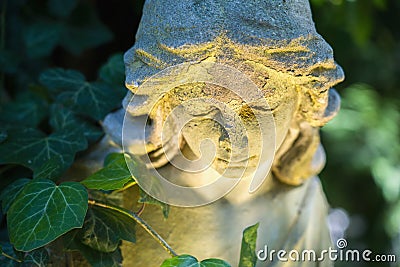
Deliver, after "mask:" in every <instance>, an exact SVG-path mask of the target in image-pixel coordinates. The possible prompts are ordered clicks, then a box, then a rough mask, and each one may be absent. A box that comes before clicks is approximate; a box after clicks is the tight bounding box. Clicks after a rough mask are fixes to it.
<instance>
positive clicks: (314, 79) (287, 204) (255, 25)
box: [103, 0, 344, 267]
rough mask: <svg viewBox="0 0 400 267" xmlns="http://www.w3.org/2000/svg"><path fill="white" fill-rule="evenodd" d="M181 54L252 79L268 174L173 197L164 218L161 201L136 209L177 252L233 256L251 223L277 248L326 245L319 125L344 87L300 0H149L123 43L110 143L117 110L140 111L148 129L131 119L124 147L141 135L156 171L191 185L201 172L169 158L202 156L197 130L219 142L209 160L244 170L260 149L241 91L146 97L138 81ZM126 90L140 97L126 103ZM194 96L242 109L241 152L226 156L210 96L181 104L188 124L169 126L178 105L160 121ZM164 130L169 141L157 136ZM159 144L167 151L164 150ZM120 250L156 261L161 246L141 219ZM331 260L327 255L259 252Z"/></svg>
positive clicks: (186, 88) (195, 86) (204, 88)
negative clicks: (132, 240) (259, 100)
mask: <svg viewBox="0 0 400 267" xmlns="http://www.w3.org/2000/svg"><path fill="white" fill-rule="evenodd" d="M185 62H214V63H220V64H225V65H228V66H231V67H233V68H235V69H236V70H238V71H240V72H241V73H244V74H245V75H246V76H247V77H249V79H251V81H252V82H253V83H254V84H255V85H257V87H258V88H259V89H260V91H261V92H262V94H263V97H264V98H265V99H266V101H267V102H268V104H269V107H270V109H268V110H266V111H260V114H261V117H262V116H264V114H267V113H268V112H269V113H272V118H273V122H274V124H275V143H274V144H275V146H274V148H273V151H272V152H273V154H275V157H274V160H273V163H272V168H271V171H270V172H269V174H268V177H267V179H266V180H265V181H264V182H263V183H262V185H261V186H260V187H259V188H258V189H257V190H256V191H255V192H254V193H252V194H249V193H248V189H247V188H248V186H249V182H248V181H247V182H246V180H245V179H244V182H243V183H242V182H240V183H239V184H238V185H237V186H236V187H235V188H234V189H233V190H232V191H231V192H229V193H228V194H227V195H225V196H224V197H223V198H221V199H219V200H217V201H215V202H213V203H211V204H208V205H205V206H200V207H195V208H183V207H172V208H171V211H170V216H169V218H168V219H166V220H164V219H163V218H162V215H161V212H160V211H159V210H158V209H156V208H153V207H146V210H145V212H144V213H143V218H144V219H145V220H146V221H147V222H148V223H149V224H150V225H152V226H153V227H154V228H155V230H156V231H158V232H159V233H160V235H161V236H163V237H164V238H165V239H166V241H167V242H168V243H169V244H170V245H171V246H172V247H173V248H174V249H175V250H176V251H177V253H178V254H186V253H187V254H191V255H194V256H196V257H197V258H199V259H204V258H210V257H215V258H222V259H224V260H226V261H228V262H230V263H231V264H232V266H237V264H238V259H239V254H240V244H241V234H242V231H243V229H244V228H246V227H247V226H250V225H253V224H255V223H257V222H259V223H260V225H259V229H258V241H257V249H264V248H265V246H268V248H269V249H275V250H279V249H285V250H287V251H290V250H291V249H297V250H301V249H314V250H315V251H321V250H323V249H328V248H329V247H330V246H332V245H331V240H330V237H329V231H328V228H327V224H326V216H327V212H328V205H327V203H326V199H325V197H324V194H323V191H322V189H321V185H320V182H319V179H318V178H317V177H316V175H317V174H318V173H319V172H320V171H321V169H322V167H323V166H324V163H325V157H324V151H323V148H322V147H321V145H320V140H319V127H321V126H323V125H324V124H325V123H327V122H328V121H329V120H330V119H331V118H332V117H333V116H334V115H335V114H336V113H337V111H338V109H339V105H340V98H339V96H338V95H337V93H336V92H335V91H334V90H333V89H331V87H332V86H334V85H335V84H337V83H339V82H340V81H342V80H343V78H344V76H343V72H342V69H341V68H340V67H339V66H338V65H337V64H336V63H335V62H334V59H333V53H332V49H331V48H330V46H329V45H328V44H327V43H326V42H325V41H324V40H323V39H322V37H321V36H320V35H319V34H318V33H317V32H316V30H315V27H314V24H313V22H312V18H311V12H310V7H309V4H308V1H306V0H279V1H278V0H276V1H275V0H274V1H269V0H268V1H260V0H249V1H239V0H187V1H179V0H147V1H146V3H145V6H144V9H143V17H142V20H141V24H140V27H139V30H138V32H137V35H136V42H135V45H134V46H133V47H132V48H131V49H130V50H129V51H128V52H127V53H126V54H125V64H126V76H127V77H126V85H127V87H128V88H129V90H130V91H129V92H128V95H127V97H126V100H125V101H124V107H125V110H120V111H117V112H115V113H113V114H110V115H109V116H108V117H107V118H106V119H105V121H104V123H103V125H104V129H105V130H106V132H107V134H108V138H110V139H111V140H112V143H114V144H117V145H119V146H122V137H121V129H122V127H123V126H122V123H123V119H124V114H125V112H127V116H128V119H129V120H130V121H131V123H132V125H133V127H134V125H135V123H138V124H139V123H142V121H141V120H143V118H145V117H146V115H147V116H149V118H150V122H148V124H147V126H146V130H147V134H146V135H142V134H141V133H139V131H140V129H139V128H138V133H137V135H135V130H134V128H133V133H132V136H130V146H131V147H133V148H134V147H135V146H136V145H137V144H136V143H143V142H144V143H145V148H146V149H145V150H144V151H142V152H138V153H139V154H145V153H147V154H148V156H149V158H150V160H151V162H152V164H153V166H154V167H156V168H158V170H159V171H160V172H161V173H164V174H168V175H169V176H170V177H172V176H174V177H175V178H176V179H177V181H178V180H179V181H180V182H182V183H185V181H186V184H188V183H189V184H191V185H194V184H196V181H197V180H195V181H192V180H193V179H192V180H191V181H192V182H187V181H188V180H190V179H191V178H193V177H196V179H200V178H199V176H196V175H195V174H193V175H191V174H188V173H187V172H178V171H176V170H175V169H174V168H173V167H172V166H171V164H170V163H169V162H170V160H171V159H172V158H173V157H175V156H176V155H178V154H180V153H182V154H183V155H184V156H185V157H187V158H190V157H192V158H201V157H202V152H201V150H199V149H198V147H200V146H201V141H202V140H204V139H209V140H211V141H212V142H213V143H214V144H215V146H216V148H215V155H216V158H217V159H216V160H215V161H214V162H213V163H212V169H214V170H217V171H218V172H223V170H224V169H226V165H228V164H229V163H230V162H229V159H231V160H232V161H234V162H235V164H236V165H235V166H236V167H239V169H240V167H243V166H242V165H246V166H249V167H250V169H251V167H255V166H256V165H257V164H256V159H258V160H259V154H258V152H257V150H256V149H255V148H257V144H258V142H259V140H260V137H259V135H258V133H257V131H256V130H255V129H256V128H257V125H256V124H255V123H254V114H253V113H252V112H251V111H248V110H247V109H246V108H248V106H247V104H246V103H243V101H242V100H241V99H240V97H239V96H238V95H235V94H233V93H231V92H229V90H226V88H222V87H221V86H217V85H212V84H205V83H201V82H199V83H188V84H183V85H180V86H178V87H176V88H174V89H172V90H170V91H168V92H167V93H166V94H164V95H163V96H162V97H161V98H160V99H159V101H158V103H157V105H155V106H154V107H151V108H152V109H151V112H148V111H149V110H150V108H149V107H146V105H147V104H146V103H147V102H146V101H147V100H146V99H149V98H151V97H152V95H151V93H150V92H143V91H138V89H139V87H140V86H141V85H142V84H143V83H144V82H145V81H146V80H147V79H149V78H150V77H151V76H152V75H154V74H156V73H158V72H160V71H161V70H163V69H166V68H167V67H170V66H174V65H177V64H181V63H185ZM160 86H162V85H160ZM243 90H245V89H243ZM135 94H136V95H135ZM132 95H135V96H134V97H137V99H139V101H137V102H136V104H135V105H128V102H129V100H130V99H131V97H132ZM193 98H205V99H214V100H215V99H216V100H217V101H218V102H223V103H227V106H229V108H231V109H232V110H236V111H238V114H239V117H240V119H241V120H242V121H243V124H244V128H246V130H247V136H246V138H245V139H241V140H240V141H237V142H238V143H239V145H240V146H241V147H243V146H244V145H248V155H249V157H247V158H246V159H245V160H243V159H241V158H240V157H238V158H234V157H232V158H229V157H227V151H228V152H229V151H230V149H231V148H232V147H233V146H234V145H235V144H237V142H236V143H235V140H228V138H227V136H226V135H227V134H226V129H223V128H222V127H219V126H218V125H217V126H216V124H215V121H216V120H218V118H221V116H222V117H223V112H224V111H223V110H222V109H221V108H220V107H219V106H218V105H214V106H213V105H212V103H210V102H208V104H204V105H199V106H193V105H192V106H190V105H189V106H186V107H185V108H183V109H181V112H182V113H185V114H189V115H190V123H189V125H186V127H185V128H179V127H175V126H176V125H177V124H179V118H178V117H177V116H173V117H172V120H173V123H171V124H170V126H168V127H167V128H165V127H164V124H165V123H166V121H167V120H168V118H169V117H168V116H169V114H170V113H171V110H174V108H176V107H178V106H179V105H180V103H182V102H185V101H189V100H190V99H193ZM140 99H142V100H140ZM204 114H207V116H206V117H205V118H204ZM265 116H266V115H265ZM174 125H175V126H174ZM163 130H164V134H165V135H166V136H164V138H165V139H166V140H167V142H163V137H162V134H161V133H162V131H163ZM179 130H182V132H179ZM177 136H179V138H178V137H177ZM239 136H241V134H239ZM168 140H169V141H168ZM104 142H105V141H104ZM133 150H134V149H133ZM167 150H168V151H169V152H168V153H169V155H170V156H166V155H165V153H166V152H165V151H167ZM228 154H229V153H228ZM202 175H203V176H207V173H203V174H202ZM200 176H201V175H200ZM233 176H235V172H234V173H233ZM123 254H124V266H143V267H149V266H159V265H160V264H161V263H162V262H163V260H164V259H166V258H168V257H169V255H168V254H167V253H166V252H165V251H163V249H162V248H161V247H160V246H159V245H158V244H157V243H156V242H155V241H154V240H152V239H151V238H150V237H149V236H147V235H146V233H144V232H141V231H140V230H139V229H138V240H137V244H126V245H124V247H123ZM330 265H331V262H329V260H325V261H323V262H314V263H313V262H291V263H290V264H288V263H287V262H277V261H276V260H275V261H274V262H272V263H271V262H269V261H268V260H267V261H262V260H259V261H258V263H257V266H330Z"/></svg>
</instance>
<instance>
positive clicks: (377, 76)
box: [0, 0, 400, 266]
mask: <svg viewBox="0 0 400 267" xmlns="http://www.w3.org/2000/svg"><path fill="white" fill-rule="evenodd" d="M49 2H53V3H56V1H50V0H49V1H44V0H43V1H41V0H35V1H24V0H13V1H11V0H10V1H4V0H3V1H0V3H1V8H2V12H1V40H0V46H1V47H0V48H1V49H0V51H1V53H0V63H1V64H0V71H1V84H0V88H1V103H4V102H7V101H9V100H10V99H13V98H15V97H16V96H17V95H18V94H19V92H22V91H24V90H28V88H29V86H31V85H32V84H34V83H35V82H37V76H38V74H39V73H40V72H41V71H42V70H43V69H44V68H47V67H52V66H57V67H63V68H73V69H77V70H80V71H82V72H83V73H84V74H85V75H86V77H87V78H88V80H92V79H95V77H96V75H97V71H98V69H99V67H100V65H101V64H103V63H104V62H105V61H106V60H107V58H108V57H109V56H110V55H111V54H113V53H116V52H124V51H126V50H127V49H129V48H130V47H131V46H132V45H133V43H134V36H135V32H136V30H137V27H138V24H139V21H140V16H141V9H142V5H143V1H142V0H133V1H123V0H119V1H107V0H97V1H95V0H87V1H84V0H82V1H73V0H71V1H59V2H60V3H64V5H65V4H66V3H68V4H67V5H70V6H71V10H72V11H71V12H67V9H68V8H65V7H61V8H60V7H59V5H57V4H54V5H53V7H49ZM70 3H72V4H70ZM311 6H312V11H313V16H314V21H315V23H316V27H317V30H318V32H319V33H320V34H321V35H322V36H323V37H324V38H325V39H326V40H327V41H328V43H330V44H331V46H332V47H333V49H334V51H335V58H336V60H337V62H338V63H339V64H340V65H341V66H342V67H343V68H344V71H345V74H346V80H345V81H344V82H343V83H341V84H340V85H338V86H337V87H336V89H337V90H338V91H339V93H340V94H341V95H342V100H343V103H342V110H341V112H340V114H339V116H338V117H337V118H335V119H334V120H333V121H332V122H330V123H329V124H328V125H327V126H326V127H324V128H323V129H322V141H323V144H324V146H325V149H326V151H327V159H328V163H327V166H326V168H325V169H324V171H323V172H322V173H321V175H320V177H321V179H322V182H323V186H324V190H325V192H326V195H327V198H328V201H329V203H330V204H331V206H332V208H334V209H336V214H339V215H340V216H339V217H337V218H336V220H339V221H337V224H339V225H341V226H342V229H343V230H345V237H346V239H347V240H348V244H349V245H348V248H360V249H365V248H368V249H370V250H372V251H374V253H397V257H398V258H400V255H399V251H400V160H399V158H400V144H399V140H400V129H399V125H400V108H399V106H400V105H399V96H400V30H399V26H400V22H399V17H400V1H398V0H312V1H311ZM88 14H89V15H88ZM32 25H38V26H37V28H35V27H36V26H35V27H34V26H32ZM55 25H56V26H55ZM58 26H59V27H60V28H62V33H60V31H59V29H60V28H57V27H58ZM40 27H41V28H40ZM37 32H45V34H44V37H43V39H40V38H39V39H35V37H37V36H38V34H37ZM41 42H43V43H41ZM76 44H80V45H78V46H76ZM4 51H6V52H4ZM338 211H339V212H338ZM364 265H365V263H359V264H358V265H357V263H354V262H353V263H351V264H346V263H337V266H364ZM368 266H390V265H389V264H383V263H381V264H378V263H375V264H374V263H371V264H368ZM393 266H394V265H393Z"/></svg>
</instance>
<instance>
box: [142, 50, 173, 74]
mask: <svg viewBox="0 0 400 267" xmlns="http://www.w3.org/2000/svg"><path fill="white" fill-rule="evenodd" d="M135 57H136V58H137V59H138V60H140V61H142V62H143V63H145V64H146V65H148V66H151V67H154V68H156V69H163V68H165V67H166V65H167V64H166V63H165V62H164V61H162V60H161V59H159V58H157V57H156V56H153V55H152V54H150V53H149V52H147V51H145V50H143V49H141V48H137V49H135Z"/></svg>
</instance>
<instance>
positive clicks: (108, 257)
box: [64, 231, 122, 267]
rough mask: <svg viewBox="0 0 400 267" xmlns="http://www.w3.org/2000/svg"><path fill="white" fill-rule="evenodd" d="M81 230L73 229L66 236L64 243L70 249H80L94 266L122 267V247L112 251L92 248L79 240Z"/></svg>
mask: <svg viewBox="0 0 400 267" xmlns="http://www.w3.org/2000/svg"><path fill="white" fill-rule="evenodd" d="M78 233H79V231H72V232H70V233H67V234H66V235H65V236H64V245H65V247H66V248H67V249H68V250H70V251H79V252H80V253H81V254H82V256H83V257H85V259H86V260H87V261H88V262H89V263H90V265H91V266H93V267H104V266H107V267H120V266H122V255H121V251H120V249H117V250H115V251H114V252H111V253H105V252H100V251H97V250H95V249H92V248H90V247H88V246H86V245H84V244H82V243H81V242H80V241H79V237H78V236H77V235H78Z"/></svg>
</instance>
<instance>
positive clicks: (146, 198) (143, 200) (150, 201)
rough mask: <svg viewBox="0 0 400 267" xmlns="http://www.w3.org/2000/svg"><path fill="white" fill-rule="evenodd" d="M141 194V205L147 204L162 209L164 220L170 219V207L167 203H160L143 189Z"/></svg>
mask: <svg viewBox="0 0 400 267" xmlns="http://www.w3.org/2000/svg"><path fill="white" fill-rule="evenodd" d="M139 190H140V191H139V192H140V198H139V200H138V202H139V203H146V204H151V205H157V206H160V207H161V210H162V212H163V215H164V218H165V219H167V218H168V214H169V205H168V204H166V203H163V202H161V201H158V200H157V199H155V198H153V197H151V196H150V195H148V194H147V193H146V192H145V191H143V190H142V189H141V188H139Z"/></svg>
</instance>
